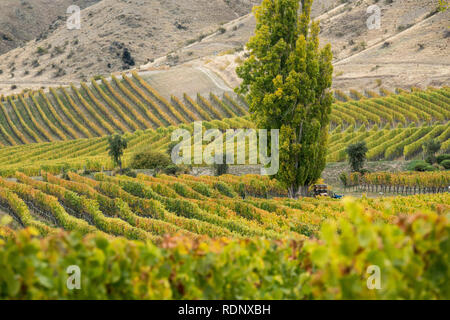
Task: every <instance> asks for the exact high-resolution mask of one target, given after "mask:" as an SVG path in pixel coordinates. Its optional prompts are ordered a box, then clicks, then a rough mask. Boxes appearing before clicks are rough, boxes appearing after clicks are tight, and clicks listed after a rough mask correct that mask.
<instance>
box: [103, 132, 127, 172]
mask: <svg viewBox="0 0 450 320" xmlns="http://www.w3.org/2000/svg"><path fill="white" fill-rule="evenodd" d="M127 146H128V142H127V140H126V139H125V138H124V137H122V136H121V135H119V134H115V135H113V136H109V137H108V148H107V150H108V154H109V155H110V156H111V158H112V160H113V161H114V163H115V164H116V165H118V166H119V168H120V170H122V156H123V151H124V150H125V149H126V148H127Z"/></svg>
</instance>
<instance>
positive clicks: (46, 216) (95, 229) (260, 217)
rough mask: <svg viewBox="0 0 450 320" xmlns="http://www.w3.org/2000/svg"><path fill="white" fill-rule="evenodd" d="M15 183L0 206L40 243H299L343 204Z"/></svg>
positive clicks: (427, 199)
mask: <svg viewBox="0 0 450 320" xmlns="http://www.w3.org/2000/svg"><path fill="white" fill-rule="evenodd" d="M15 178H16V179H17V182H12V181H7V180H4V179H2V178H0V203H1V206H2V208H4V209H5V210H7V211H8V212H9V213H10V214H11V215H12V216H13V217H14V218H15V219H16V221H17V222H18V223H19V224H20V225H22V226H26V227H28V226H32V227H35V228H37V229H38V230H39V232H40V233H41V234H42V235H48V234H49V233H54V232H57V230H56V228H64V229H67V230H78V231H80V232H82V233H83V234H88V233H99V234H104V233H106V234H109V235H113V236H123V237H126V238H128V239H134V240H136V239H140V240H151V241H152V242H154V243H160V242H161V241H162V237H163V236H165V235H172V236H173V235H182V236H184V237H187V238H191V239H197V238H199V237H202V236H208V237H211V238H217V237H229V238H244V237H253V236H257V237H264V238H267V239H282V238H289V239H297V240H301V239H305V238H306V237H310V236H312V235H317V231H318V230H319V228H320V225H321V224H322V222H323V221H324V220H326V219H336V218H337V217H338V216H340V215H341V213H342V212H343V210H344V207H343V203H342V202H340V201H336V200H330V199H327V200H326V199H322V200H318V199H312V198H311V199H308V198H306V199H302V200H301V201H296V200H291V199H288V198H275V199H269V198H268V197H273V196H278V197H283V196H286V194H285V189H284V188H282V186H281V185H279V184H278V183H277V182H275V181H274V180H270V179H269V178H267V177H259V176H243V177H236V176H231V175H225V176H221V177H218V178H217V177H194V176H189V175H182V176H179V177H173V176H167V175H160V176H158V177H151V176H147V175H139V176H138V178H136V179H133V178H128V177H125V176H116V177H110V176H107V175H105V174H101V173H99V174H96V175H95V180H94V179H90V178H86V177H83V176H80V175H77V174H75V173H69V178H70V180H63V179H61V178H58V177H56V176H53V175H51V174H48V173H44V180H45V181H37V180H33V179H31V178H29V177H28V176H26V175H25V174H23V173H16V174H15ZM403 200H404V199H403V198H389V199H378V200H374V201H372V200H371V201H367V200H362V201H361V202H362V203H363V204H364V206H365V207H366V208H370V210H374V211H377V210H379V209H378V208H381V206H382V205H383V203H384V202H390V203H392V204H393V205H394V208H395V209H394V212H392V215H391V216H383V217H382V215H381V213H380V217H382V219H383V220H384V221H385V222H389V221H391V219H392V218H393V217H394V216H396V215H397V214H400V213H401V214H413V213H415V212H416V211H418V210H423V209H425V208H429V207H430V206H431V205H433V204H434V205H437V206H441V208H442V209H444V210H449V209H450V197H449V195H448V194H441V195H433V196H432V195H428V196H425V195H422V196H416V197H415V198H411V199H409V200H408V201H406V202H405V201H403Z"/></svg>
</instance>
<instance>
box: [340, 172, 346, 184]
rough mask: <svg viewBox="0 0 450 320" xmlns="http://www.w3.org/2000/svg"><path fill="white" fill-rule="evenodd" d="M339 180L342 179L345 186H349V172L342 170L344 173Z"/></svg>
mask: <svg viewBox="0 0 450 320" xmlns="http://www.w3.org/2000/svg"><path fill="white" fill-rule="evenodd" d="M339 180H341V182H342V185H343V186H344V187H347V186H348V176H347V174H346V173H345V172H342V173H341V174H340V175H339Z"/></svg>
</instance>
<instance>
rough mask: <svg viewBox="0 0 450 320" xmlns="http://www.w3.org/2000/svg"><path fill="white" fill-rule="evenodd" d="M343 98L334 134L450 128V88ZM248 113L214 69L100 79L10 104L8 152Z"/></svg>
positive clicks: (4, 118) (0, 108) (4, 132)
mask: <svg viewBox="0 0 450 320" xmlns="http://www.w3.org/2000/svg"><path fill="white" fill-rule="evenodd" d="M335 95H336V98H337V102H336V103H335V104H334V106H333V111H332V115H331V129H332V130H334V131H336V132H338V131H339V128H340V129H341V130H342V129H345V128H348V127H349V126H353V127H355V128H358V130H360V131H364V130H366V129H369V128H371V129H372V130H374V131H376V130H377V129H378V128H380V127H385V126H386V125H388V126H390V127H398V126H399V125H401V126H403V127H406V126H410V125H412V124H414V125H424V124H426V125H431V124H445V123H447V121H448V119H449V115H450V89H449V88H448V87H445V88H442V89H434V88H429V89H427V90H425V91H420V90H413V91H412V92H406V91H404V90H401V89H399V90H398V91H397V94H394V93H393V92H390V91H388V90H385V89H381V90H380V92H379V93H377V92H374V91H370V90H369V91H366V92H364V93H361V92H358V91H355V90H350V93H349V94H346V93H343V92H341V91H339V90H336V91H335ZM247 110H248V107H247V106H246V104H245V102H244V100H243V99H241V98H239V97H237V96H236V95H235V94H234V93H233V92H232V91H231V89H230V88H228V87H227V86H226V84H225V83H224V82H223V81H222V80H221V79H220V78H219V77H218V76H216V75H215V74H214V73H213V72H212V71H210V70H209V69H205V68H197V69H195V68H194V69H193V68H188V69H185V68H179V69H171V70H168V71H151V72H146V73H143V74H138V73H136V72H133V73H132V74H129V75H127V74H122V75H121V76H120V77H119V76H118V77H115V76H112V77H111V78H109V79H105V78H100V79H97V80H94V79H93V80H92V81H91V82H90V83H82V84H81V86H80V87H77V86H74V85H71V86H70V87H56V88H50V90H49V92H44V91H42V90H40V91H37V92H35V91H29V92H26V93H23V94H19V95H13V96H8V97H2V98H1V101H0V146H14V145H19V144H30V143H42V142H51V141H58V140H59V141H61V140H62V141H67V140H73V139H80V138H81V139H82V138H93V137H102V136H106V135H110V134H113V133H115V132H119V133H126V132H135V131H137V130H145V129H149V128H151V129H157V128H159V127H168V126H176V125H179V124H182V123H190V122H192V121H196V120H207V121H210V120H213V119H223V118H230V117H239V116H245V115H246V114H248V112H247ZM361 126H364V128H361ZM337 127H338V128H337ZM348 130H351V129H348ZM443 139H444V140H445V138H443Z"/></svg>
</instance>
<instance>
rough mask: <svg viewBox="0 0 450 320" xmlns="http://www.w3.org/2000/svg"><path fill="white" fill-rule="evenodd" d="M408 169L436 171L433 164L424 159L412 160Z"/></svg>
mask: <svg viewBox="0 0 450 320" xmlns="http://www.w3.org/2000/svg"><path fill="white" fill-rule="evenodd" d="M407 169H408V170H410V171H420V172H425V171H435V170H436V169H435V168H434V167H433V166H431V165H430V164H429V163H427V162H425V161H423V160H414V161H411V162H410V163H409V164H408V167H407Z"/></svg>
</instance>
